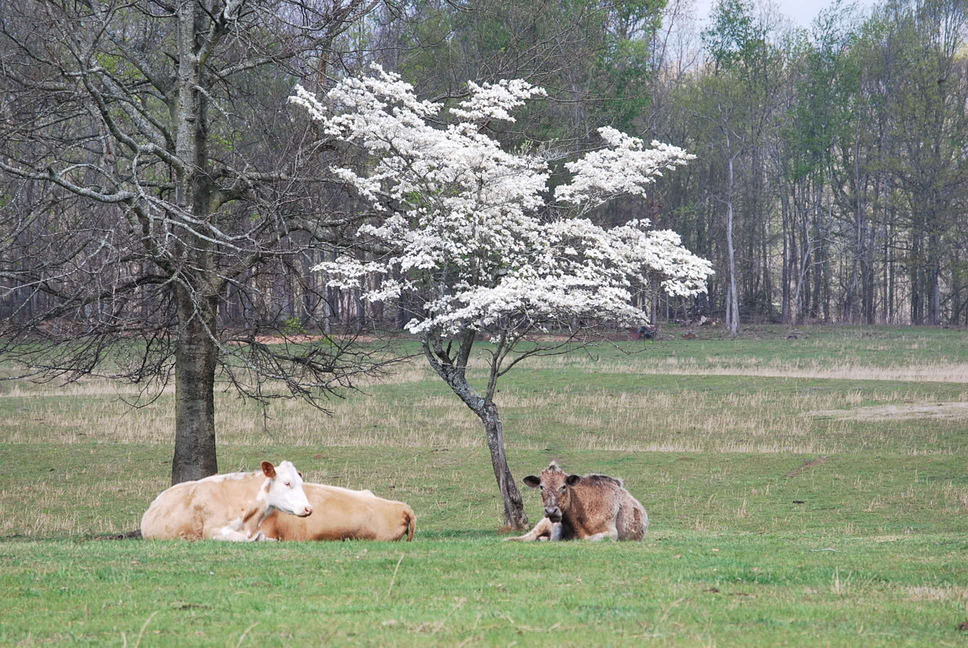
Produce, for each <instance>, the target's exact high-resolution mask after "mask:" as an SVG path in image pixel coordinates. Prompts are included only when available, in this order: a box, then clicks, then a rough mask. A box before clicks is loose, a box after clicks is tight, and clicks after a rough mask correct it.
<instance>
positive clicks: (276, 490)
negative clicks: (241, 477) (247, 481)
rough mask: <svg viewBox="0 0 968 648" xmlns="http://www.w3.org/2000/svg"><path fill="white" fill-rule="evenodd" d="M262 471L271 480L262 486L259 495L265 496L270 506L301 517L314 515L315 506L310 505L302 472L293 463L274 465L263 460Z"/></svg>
mask: <svg viewBox="0 0 968 648" xmlns="http://www.w3.org/2000/svg"><path fill="white" fill-rule="evenodd" d="M262 472H263V474H264V475H265V476H266V477H268V478H269V480H268V481H267V482H266V483H265V486H263V487H262V492H261V493H260V494H259V496H260V498H263V497H264V498H265V500H266V504H267V506H268V507H269V508H275V509H278V510H280V511H282V512H283V513H289V514H290V515H298V516H299V517H306V516H308V515H312V513H313V507H312V506H310V505H309V499H307V497H306V491H304V490H303V480H302V473H300V472H299V471H298V470H296V467H295V466H293V465H292V463H290V462H288V461H283V462H282V463H281V464H279V465H278V466H273V465H272V464H271V463H269V462H268V461H263V462H262Z"/></svg>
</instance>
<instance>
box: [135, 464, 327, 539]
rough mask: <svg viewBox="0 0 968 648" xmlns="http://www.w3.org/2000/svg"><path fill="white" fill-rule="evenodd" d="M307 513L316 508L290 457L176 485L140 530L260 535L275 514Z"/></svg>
mask: <svg viewBox="0 0 968 648" xmlns="http://www.w3.org/2000/svg"><path fill="white" fill-rule="evenodd" d="M274 512H275V513H276V514H278V513H285V514H289V515H290V516H298V517H308V516H309V515H311V514H312V512H313V507H312V506H311V505H310V503H309V500H308V499H307V498H306V493H305V491H304V490H303V481H302V475H301V474H300V473H299V471H297V470H296V467H295V466H293V465H292V464H291V463H290V462H288V461H283V462H282V463H281V464H279V465H278V466H273V465H272V464H271V463H269V462H268V461H263V462H262V470H261V471H257V472H251V473H245V472H240V473H228V474H225V475H212V476H211V477H206V478H205V479H199V480H198V481H188V482H182V483H181V484H175V485H174V486H172V487H171V488H169V489H168V490H166V491H164V492H162V493H161V495H159V496H158V497H156V498H155V501H154V502H152V503H151V506H149V507H148V510H147V511H145V514H144V515H143V516H142V517H141V535H142V536H144V537H145V538H150V539H156V540H172V539H176V538H183V539H186V540H201V539H211V540H236V541H246V540H260V539H264V538H263V537H262V536H261V535H259V532H258V527H259V523H260V522H262V521H263V519H264V518H265V517H266V516H268V515H270V514H272V513H274Z"/></svg>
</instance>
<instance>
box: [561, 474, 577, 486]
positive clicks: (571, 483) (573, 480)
mask: <svg viewBox="0 0 968 648" xmlns="http://www.w3.org/2000/svg"><path fill="white" fill-rule="evenodd" d="M580 481H581V475H568V476H567V477H565V483H566V484H568V485H569V486H574V485H575V484H577V483H578V482H580Z"/></svg>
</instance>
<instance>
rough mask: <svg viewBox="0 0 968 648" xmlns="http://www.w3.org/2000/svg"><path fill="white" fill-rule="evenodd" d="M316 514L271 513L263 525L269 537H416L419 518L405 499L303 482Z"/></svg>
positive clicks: (363, 538)
mask: <svg viewBox="0 0 968 648" xmlns="http://www.w3.org/2000/svg"><path fill="white" fill-rule="evenodd" d="M303 489H304V490H305V491H306V496H307V497H308V498H309V503H310V504H311V505H312V507H313V509H314V510H315V514H314V515H313V516H312V517H308V518H296V517H293V516H291V515H278V514H276V513H273V514H271V515H269V516H268V517H267V518H266V519H265V520H264V521H263V522H262V525H261V527H260V531H261V534H262V535H263V536H265V538H266V539H270V540H381V541H390V540H401V539H402V538H404V537H405V538H406V539H407V541H408V542H409V541H410V540H413V532H414V530H415V529H416V522H417V518H416V516H415V515H414V514H413V509H411V508H410V507H409V506H407V505H406V504H404V503H403V502H395V501H393V500H386V499H383V498H382V497H377V496H376V495H374V494H373V493H371V492H370V491H368V490H364V491H355V490H349V489H348V488H340V487H339V486H325V485H323V484H303Z"/></svg>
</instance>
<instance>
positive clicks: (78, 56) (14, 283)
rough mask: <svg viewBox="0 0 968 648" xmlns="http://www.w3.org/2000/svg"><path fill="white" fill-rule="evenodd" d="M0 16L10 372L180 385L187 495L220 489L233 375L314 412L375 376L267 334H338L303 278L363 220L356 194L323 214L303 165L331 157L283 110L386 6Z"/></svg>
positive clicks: (93, 7) (101, 8) (153, 6)
mask: <svg viewBox="0 0 968 648" xmlns="http://www.w3.org/2000/svg"><path fill="white" fill-rule="evenodd" d="M3 4H4V8H3V13H2V18H0V43H2V44H0V52H2V54H0V66H2V79H0V170H2V171H4V172H6V174H7V178H6V180H5V183H4V189H5V193H6V194H7V196H8V197H9V199H8V200H6V201H5V204H4V205H2V212H0V215H2V223H0V280H2V282H3V286H4V290H3V293H2V297H3V307H4V310H5V312H4V321H3V330H2V331H0V333H2V338H3V346H2V348H0V351H2V353H3V354H4V355H6V356H7V357H8V358H14V359H16V360H18V361H20V362H21V363H23V365H24V366H26V367H28V368H29V369H28V371H29V372H32V373H34V374H35V375H45V376H63V377H66V378H68V379H73V378H76V377H78V376H81V375H86V374H97V375H107V376H110V377H116V378H124V379H128V380H131V381H134V382H137V383H140V384H143V385H147V386H152V385H155V386H157V385H156V384H155V383H157V382H160V383H161V384H164V383H166V382H167V380H168V378H169V376H170V375H171V374H172V373H173V374H174V377H175V403H176V423H175V427H176V439H175V451H174V458H173V461H172V482H173V483H177V482H180V481H185V480H189V479H198V478H200V477H204V476H206V475H209V474H213V473H215V472H217V462H216V447H215V420H214V414H215V412H214V388H215V383H216V379H217V376H222V377H224V378H226V379H228V380H230V381H231V382H232V383H234V384H235V385H236V386H237V387H238V388H239V389H240V390H241V391H242V393H243V394H246V395H249V396H254V397H256V398H260V399H267V398H272V397H277V396H283V395H287V396H291V395H297V396H302V397H306V398H309V399H310V400H313V401H314V402H315V401H316V399H317V398H318V397H319V396H320V395H324V394H327V393H331V392H332V390H333V389H335V388H336V387H340V386H348V385H350V384H352V378H353V376H354V375H355V374H357V373H358V372H360V371H364V370H367V369H373V368H374V367H375V366H378V363H375V362H374V358H373V357H369V356H367V354H359V353H350V348H351V347H350V345H349V344H348V343H346V342H341V341H337V340H333V339H327V340H325V341H322V342H317V343H305V342H304V341H302V342H299V343H296V342H295V341H294V340H292V339H290V340H289V343H286V344H281V345H272V344H266V343H265V340H264V338H262V337H261V336H262V335H264V334H265V333H267V332H273V331H276V332H279V331H280V330H281V332H282V333H286V332H287V331H288V332H293V331H298V330H302V329H303V328H305V327H306V326H307V325H311V322H312V320H313V319H314V318H316V317H318V316H325V313H326V312H327V308H326V305H325V304H324V303H323V295H322V294H321V293H320V292H319V291H318V290H316V288H315V287H314V286H313V285H312V284H310V283H308V282H306V281H303V280H301V279H298V277H301V276H305V274H306V273H305V268H306V267H308V265H309V263H311V262H313V261H317V260H318V254H319V253H318V252H317V251H316V250H317V249H318V246H319V245H321V244H325V243H326V242H327V241H329V240H331V239H332V238H333V237H334V236H336V235H337V230H338V228H339V227H342V226H344V225H346V224H347V223H349V222H350V220H351V219H349V218H348V217H346V216H345V215H340V214H338V213H334V212H333V211H331V209H332V205H333V204H338V203H339V195H338V194H334V193H327V192H326V191H325V189H321V188H320V187H319V186H318V184H317V185H316V186H314V187H312V195H313V198H312V199H310V198H308V197H307V196H309V195H310V193H309V192H308V191H307V187H306V183H304V182H303V181H302V178H301V177H300V176H299V175H298V174H297V173H295V172H294V171H293V169H297V168H298V169H302V170H305V169H306V168H307V167H308V168H311V166H312V162H313V160H314V158H315V157H318V156H316V155H315V153H316V152H315V151H314V150H312V149H311V148H309V149H307V148H306V147H303V146H302V136H304V135H305V134H306V127H303V128H302V129H300V128H297V127H294V126H293V125H291V124H288V123H287V122H289V121H290V117H289V114H288V112H287V111H286V109H285V107H284V98H285V96H286V94H287V93H288V91H289V89H290V87H291V83H292V79H294V78H295V76H296V75H297V74H298V75H299V76H306V75H307V74H313V73H314V71H315V73H316V74H317V75H318V74H320V72H318V70H320V69H321V68H320V63H319V62H320V61H325V60H326V55H327V53H328V52H329V51H330V50H331V48H332V46H333V43H334V39H336V38H337V37H338V36H339V34H340V33H341V32H343V31H344V30H345V29H346V28H347V27H348V26H350V25H351V24H352V23H353V22H354V21H355V20H358V19H359V18H361V17H362V16H364V15H365V14H366V13H367V11H369V10H370V9H371V8H372V6H373V4H375V0H172V1H171V2H167V1H164V0H133V1H131V2H111V1H109V2H89V1H85V0H81V1H79V2H74V1H67V0H51V1H40V0H27V1H26V2H22V3H14V2H9V1H4V2H3ZM287 133H288V134H287ZM291 133H296V135H295V136H293V135H292V134H291ZM320 196H322V198H320ZM327 197H328V198H330V199H332V200H333V201H335V202H333V203H332V204H330V201H328V200H327ZM289 270H295V271H294V272H289ZM280 282H282V283H283V284H285V285H284V287H285V291H284V292H288V293H289V294H290V295H293V294H296V295H299V300H298V303H294V300H292V299H289V300H286V301H288V303H280V301H279V300H278V299H277V298H275V297H273V295H272V293H273V291H274V290H277V289H278V288H279V284H280ZM226 306H232V308H231V309H228V310H232V313H231V315H232V317H231V322H229V321H228V320H227V317H228V314H227V313H226V312H225V311H226V310H227V309H226ZM220 311H221V312H220ZM293 318H295V319H293ZM287 321H288V328H286V326H282V325H283V324H286V323H287ZM228 324H231V325H228ZM266 380H270V381H273V384H275V381H281V382H282V383H284V385H285V387H286V389H282V390H276V389H274V388H273V389H266V388H264V385H265V384H266V382H265V381H266Z"/></svg>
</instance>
